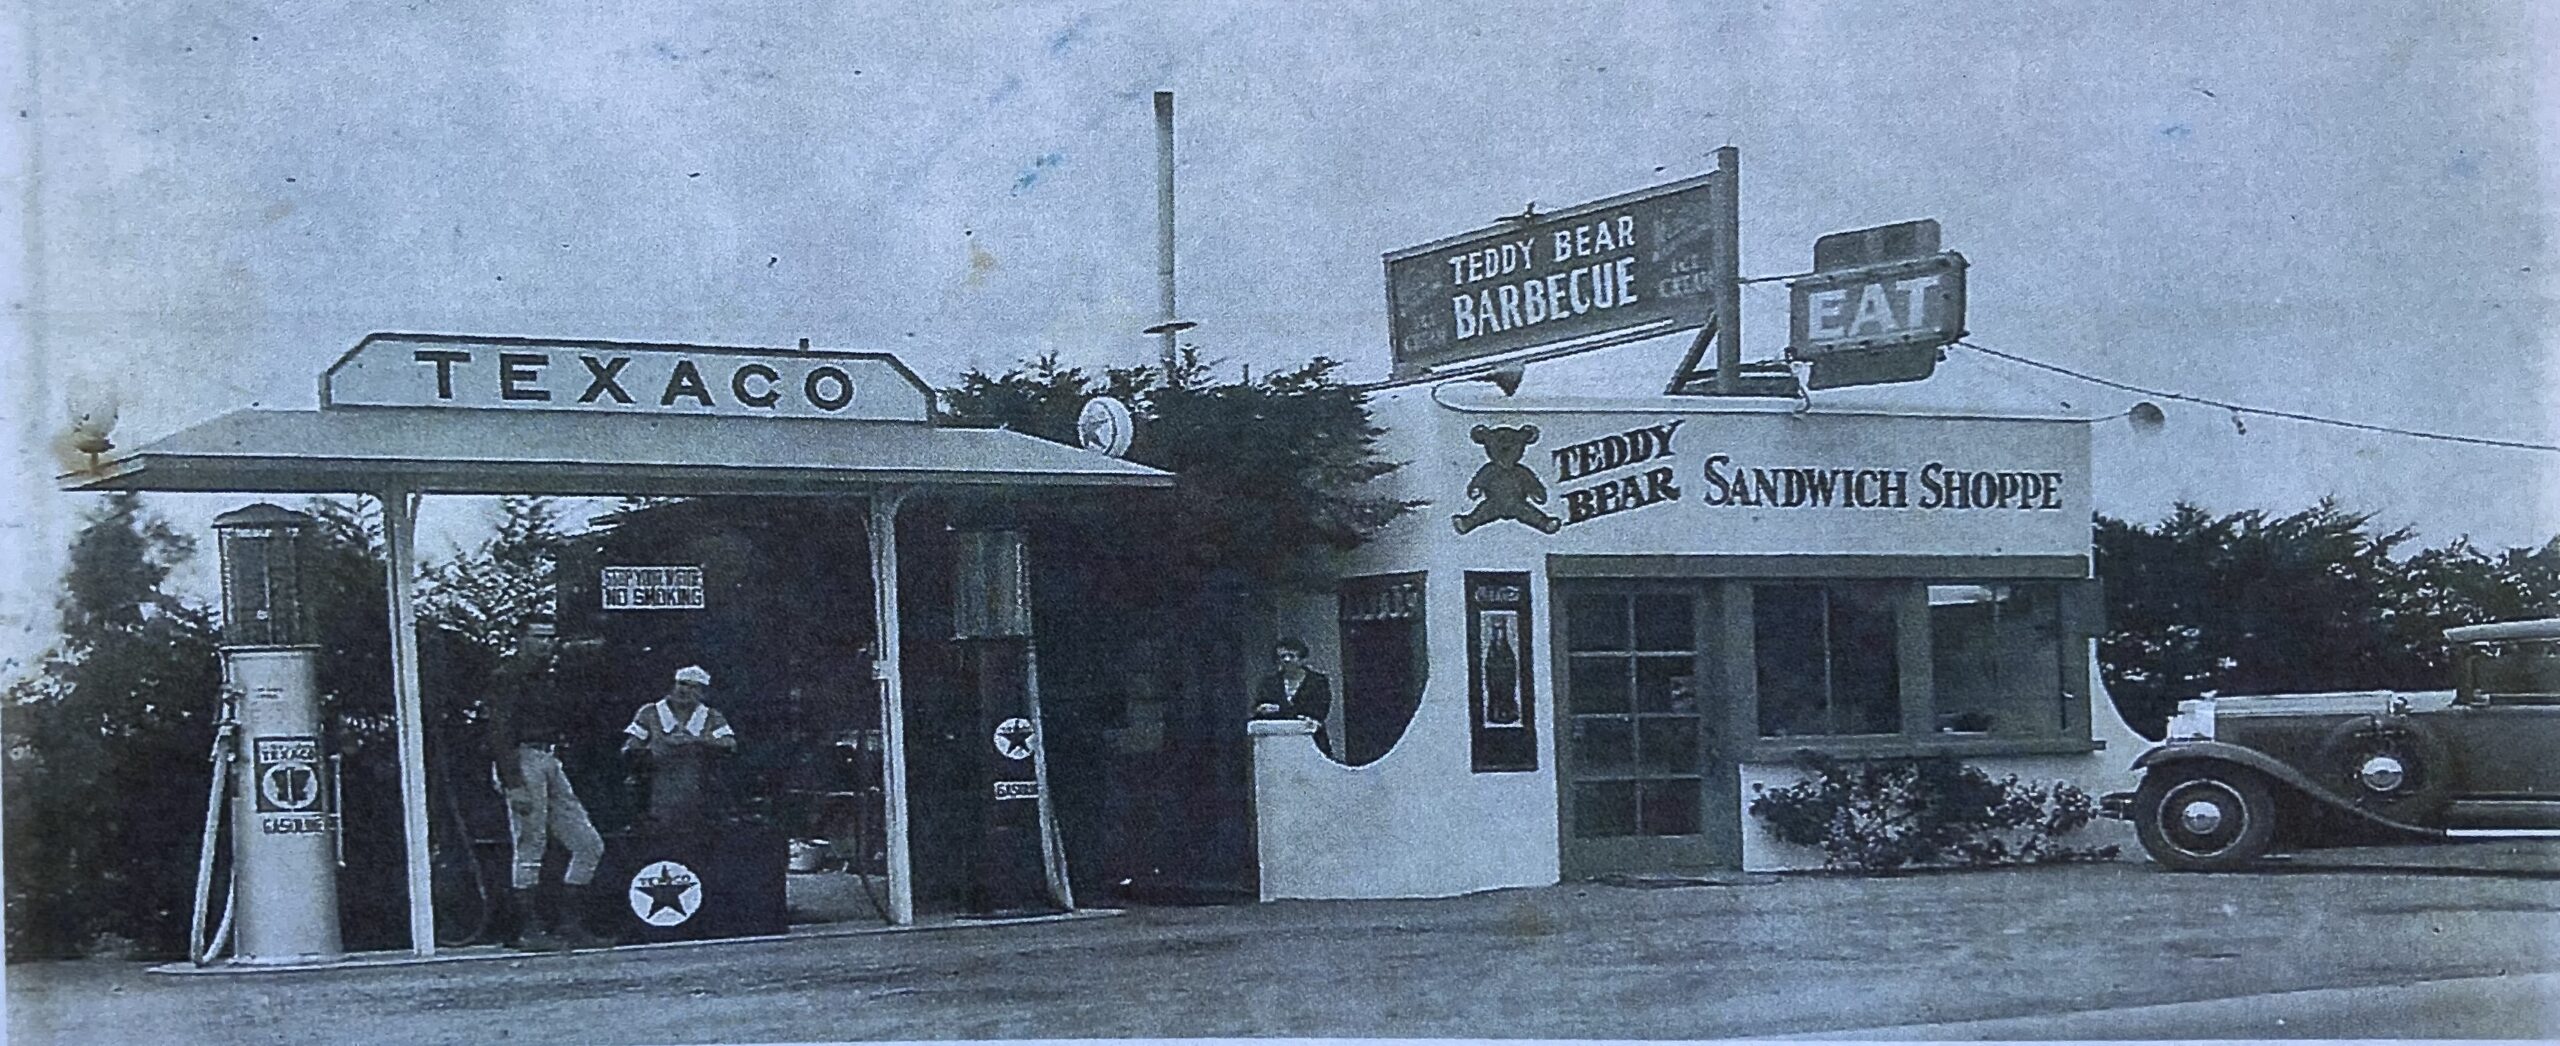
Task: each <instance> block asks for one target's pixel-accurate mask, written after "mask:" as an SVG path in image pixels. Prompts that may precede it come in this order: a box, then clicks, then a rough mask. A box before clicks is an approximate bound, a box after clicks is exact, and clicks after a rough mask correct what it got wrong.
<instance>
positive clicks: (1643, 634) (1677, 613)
mask: <svg viewBox="0 0 2560 1046" xmlns="http://www.w3.org/2000/svg"><path fill="white" fill-rule="evenodd" d="M1634 601H1635V618H1636V649H1638V650H1694V649H1697V646H1698V633H1697V625H1696V623H1695V619H1694V616H1693V615H1694V614H1695V612H1696V607H1697V601H1696V600H1694V599H1691V598H1690V597H1689V595H1688V594H1687V593H1685V592H1660V593H1650V594H1646V595H1640V596H1636V597H1634Z"/></svg>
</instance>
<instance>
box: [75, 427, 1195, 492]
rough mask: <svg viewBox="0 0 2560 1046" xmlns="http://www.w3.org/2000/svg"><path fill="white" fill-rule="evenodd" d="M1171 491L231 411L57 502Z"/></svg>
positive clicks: (1107, 466) (970, 469) (832, 438)
mask: <svg viewBox="0 0 2560 1046" xmlns="http://www.w3.org/2000/svg"><path fill="white" fill-rule="evenodd" d="M1172 482H1173V476H1172V474H1171V473H1167V472H1162V471H1159V470H1156V469H1151V468H1147V467H1145V466H1142V465H1134V464H1131V463H1129V462H1126V461H1121V460H1118V459H1115V458H1111V457H1107V456H1105V455H1102V454H1098V453H1094V452H1091V451H1086V450H1081V449H1078V448H1074V447H1067V446H1062V445H1060V444H1056V443H1052V442H1049V441H1047V440H1043V439H1039V438H1037V437H1033V436H1026V435H1023V434H1021V433H1018V432H1010V431H1004V430H998V429H965V428H949V427H942V426H936V425H930V424H917V423H911V422H851V421H839V420H828V419H809V418H769V417H697V416H668V417H659V416H635V415H631V414H582V413H576V412H569V411H501V410H448V409H434V408H393V407H379V408H341V409H333V410H316V411H277V410H244V411H238V412H235V413H231V414H226V415H223V416H221V417H218V418H215V419H213V420H211V421H207V422H204V423H203V424H200V425H196V426H194V427H192V428H188V429H185V430H182V431H180V432H178V433H176V434H174V435H171V436H168V437H166V438H163V439H159V440H155V441H153V442H150V443H147V444H144V445H142V446H140V447H137V448H134V449H133V450H130V451H126V452H123V453H120V454H118V455H116V456H113V457H110V458H106V459H103V460H101V461H100V463H99V465H98V467H97V468H95V469H93V470H84V471H81V472H74V473H70V474H66V475H64V476H62V477H60V483H61V485H62V487H63V488H64V489H67V490H145V491H200V492H229V493H315V494H316V493H362V492H371V491H379V490H385V489H401V490H408V491H413V492H417V493H432V494H559V495H617V494H694V495H701V494H818V493H830V492H845V491H850V490H859V489H869V488H877V487H883V486H906V485H924V486H976V487H1162V486H1170V485H1171V484H1172Z"/></svg>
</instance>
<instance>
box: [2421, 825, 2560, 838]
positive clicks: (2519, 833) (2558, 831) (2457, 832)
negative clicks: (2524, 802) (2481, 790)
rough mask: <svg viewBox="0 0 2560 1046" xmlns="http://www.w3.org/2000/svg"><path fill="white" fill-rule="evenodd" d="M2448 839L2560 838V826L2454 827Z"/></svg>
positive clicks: (2447, 833) (2445, 834)
mask: <svg viewBox="0 0 2560 1046" xmlns="http://www.w3.org/2000/svg"><path fill="white" fill-rule="evenodd" d="M2444 837H2445V838H2447V839H2560V828H2453V829H2448V830H2446V832H2445V833H2444Z"/></svg>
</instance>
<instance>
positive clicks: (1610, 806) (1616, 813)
mask: <svg viewBox="0 0 2560 1046" xmlns="http://www.w3.org/2000/svg"><path fill="white" fill-rule="evenodd" d="M1573 834H1574V835H1576V836H1579V837H1582V838H1585V839H1590V838H1597V837H1600V836H1608V835H1634V834H1636V786H1635V782H1633V781H1583V782H1578V783H1576V784H1575V785H1574V786H1573Z"/></svg>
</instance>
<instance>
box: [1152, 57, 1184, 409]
mask: <svg viewBox="0 0 2560 1046" xmlns="http://www.w3.org/2000/svg"><path fill="white" fill-rule="evenodd" d="M1156 281H1157V286H1156V299H1157V304H1158V305H1160V306H1161V310H1160V311H1161V312H1162V313H1163V315H1161V316H1160V317H1158V319H1159V321H1160V322H1162V323H1163V324H1164V325H1165V327H1166V330H1165V331H1164V333H1163V334H1162V335H1161V337H1162V338H1163V339H1164V344H1163V346H1162V347H1161V349H1159V356H1160V360H1159V362H1161V363H1162V364H1163V365H1164V375H1165V381H1166V383H1167V384H1170V383H1171V382H1172V380H1173V360H1174V337H1175V335H1177V334H1179V333H1181V332H1180V331H1178V330H1175V329H1173V323H1174V316H1175V313H1174V301H1173V92H1171V91H1158V92H1156Z"/></svg>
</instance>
